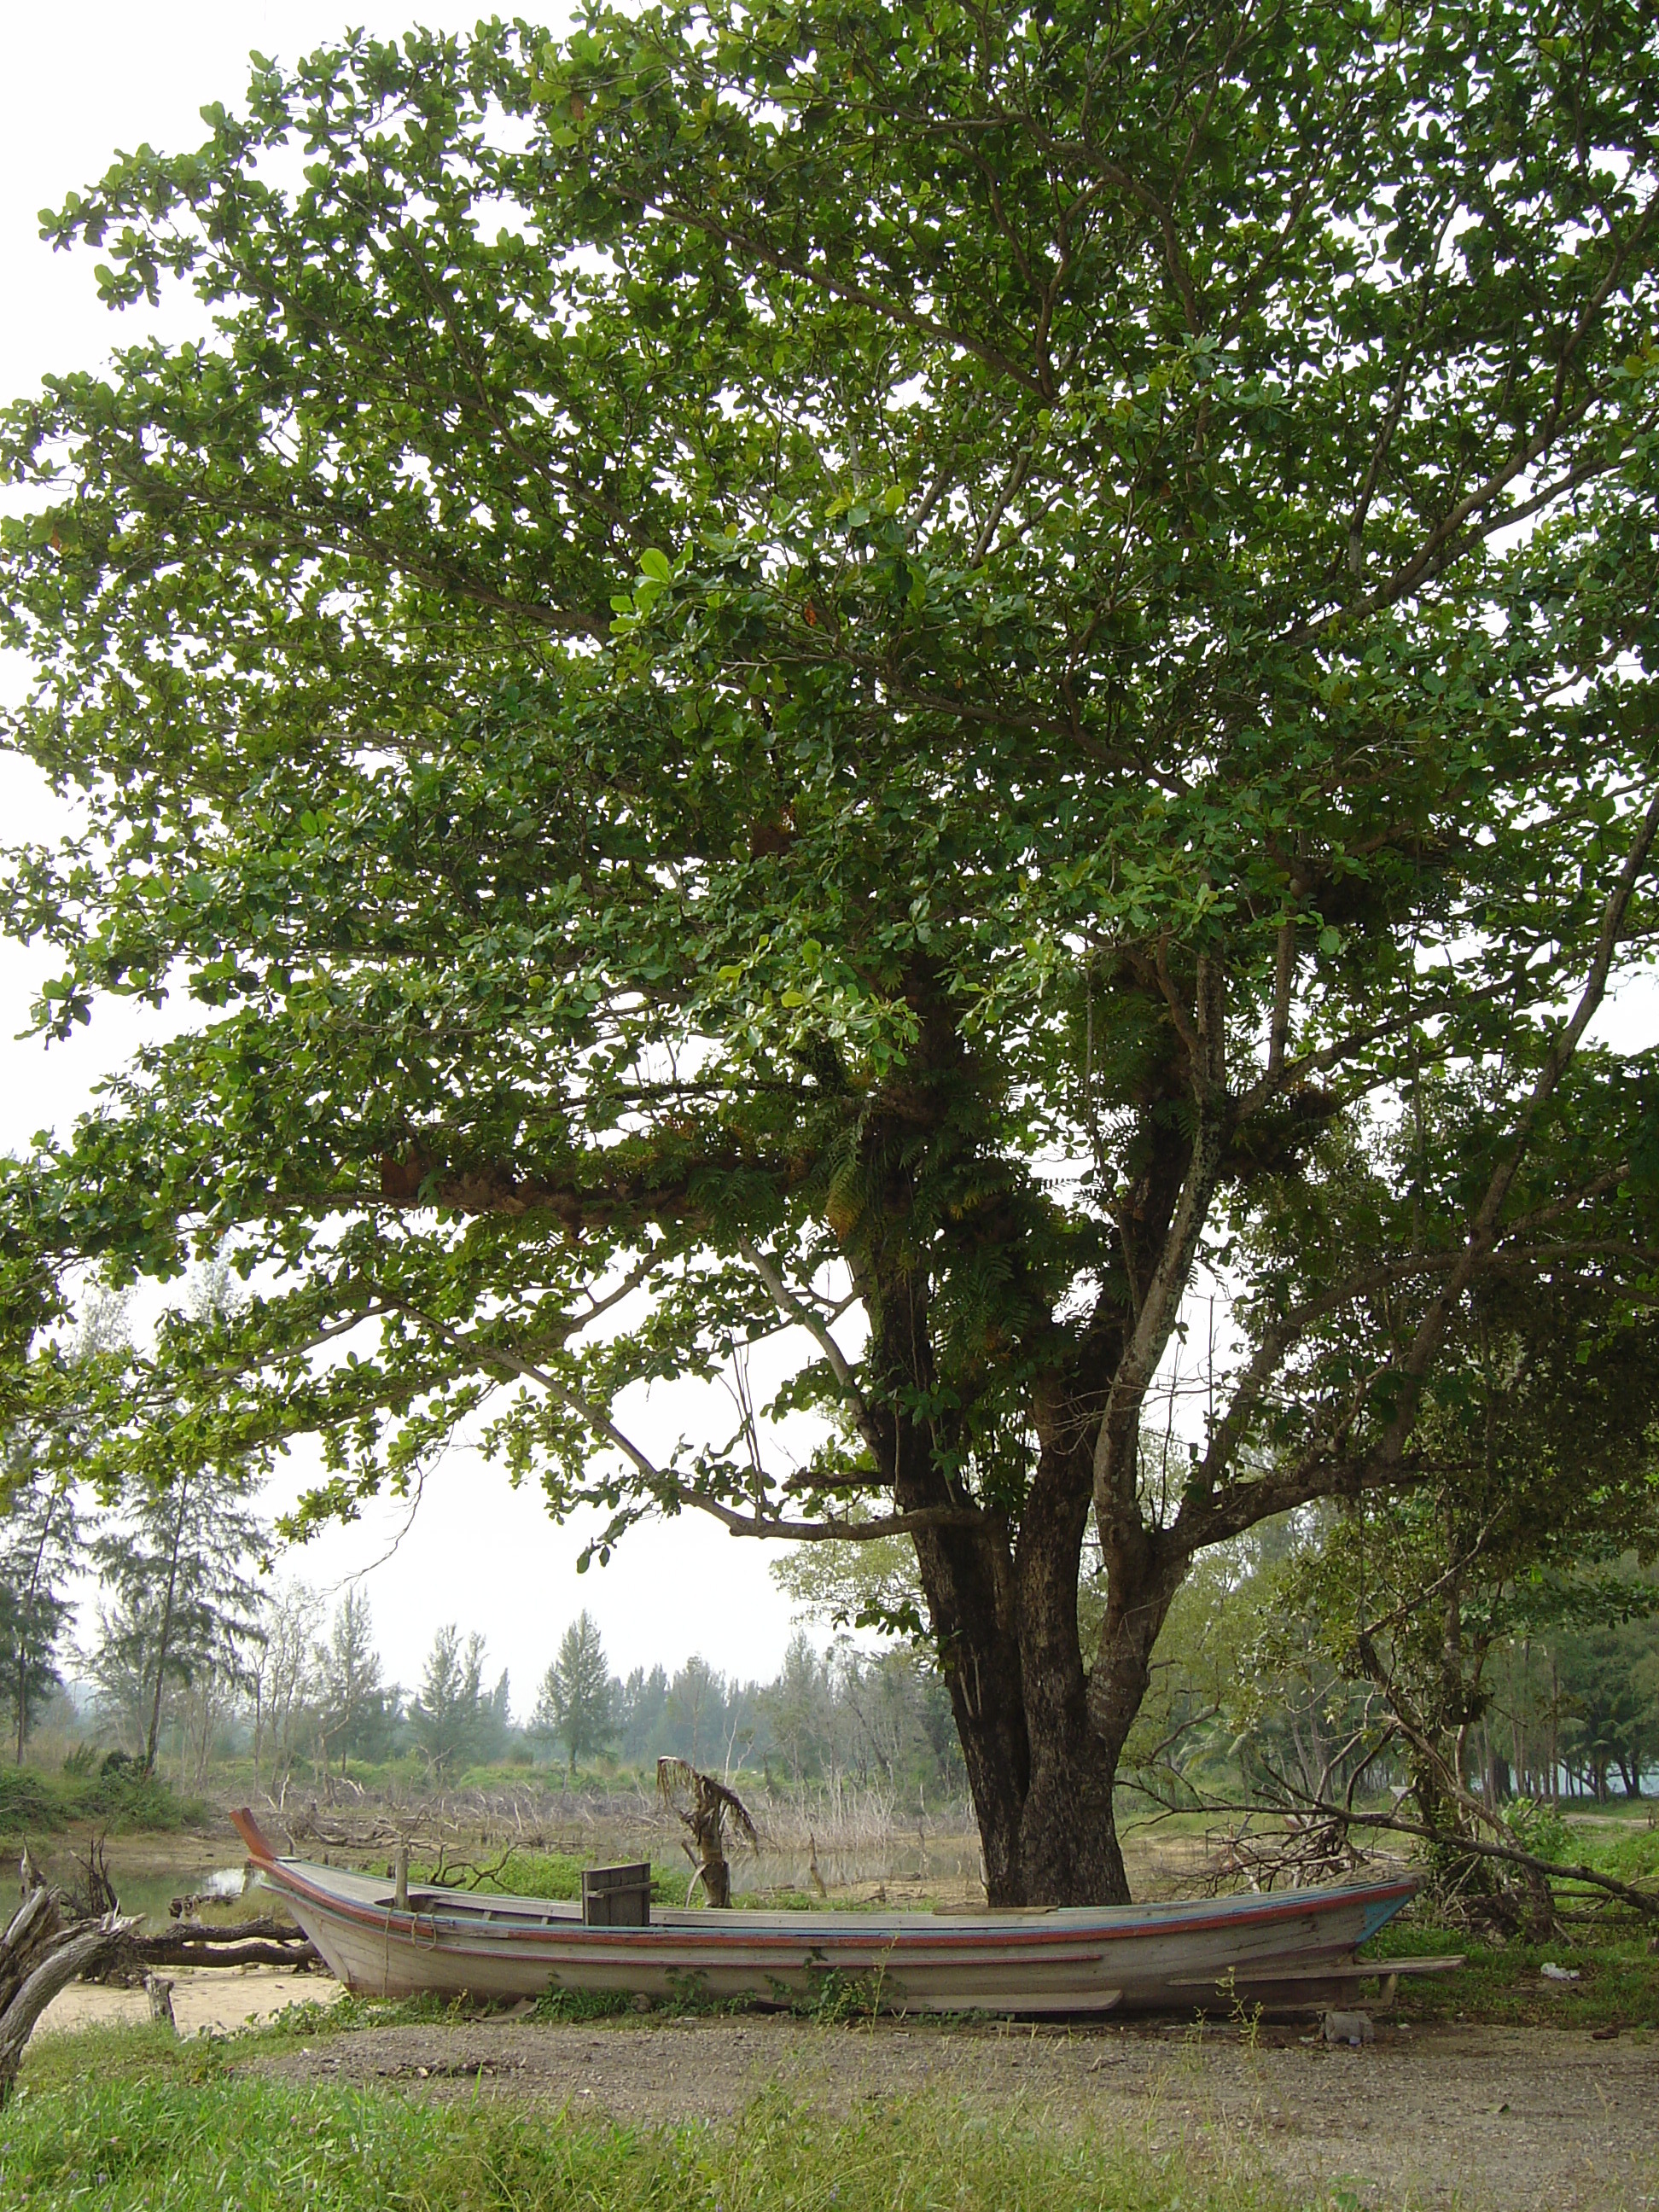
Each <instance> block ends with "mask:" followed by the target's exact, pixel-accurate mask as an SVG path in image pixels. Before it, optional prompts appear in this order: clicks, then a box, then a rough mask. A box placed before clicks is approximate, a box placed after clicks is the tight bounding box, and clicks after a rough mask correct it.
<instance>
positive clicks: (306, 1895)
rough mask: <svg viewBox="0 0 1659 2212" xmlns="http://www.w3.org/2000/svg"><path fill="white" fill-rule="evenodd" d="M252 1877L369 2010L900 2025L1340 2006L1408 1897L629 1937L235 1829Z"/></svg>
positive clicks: (1350, 1895) (705, 1923) (806, 1924)
mask: <svg viewBox="0 0 1659 2212" xmlns="http://www.w3.org/2000/svg"><path fill="white" fill-rule="evenodd" d="M232 1819H233V1820H234V1822H235V1825H236V1828H237V1831H238V1832H239V1833H240V1836H241V1838H242V1841H243V1842H244V1843H245V1844H246V1846H247V1850H248V1856H249V1857H250V1859H251V1860H252V1864H253V1866H254V1868H255V1869H256V1871H257V1873H258V1876H259V1879H260V1880H261V1881H263V1882H264V1884H265V1885H266V1886H267V1887H270V1888H271V1889H274V1890H276V1891H277V1892H278V1893H280V1894H281V1896H282V1897H283V1899H285V1901H286V1903H287V1905H288V1906H289V1911H291V1912H292V1913H293V1915H294V1917H295V1919H296V1920H297V1921H298V1922H299V1923H300V1925H301V1927H302V1928H303V1929H305V1931H306V1933H307V1936H310V1938H311V1940H312V1941H313V1943H315V1945H316V1946H317V1948H318V1949H319V1951H320V1952H321V1953H322V1954H323V1956H324V1958H325V1960H327V1961H328V1963H329V1965H330V1966H331V1968H332V1969H333V1971H334V1972H335V1973H336V1974H337V1976H338V1977H339V1978H340V1979H341V1980H342V1981H343V1982H344V1983H346V1984H348V1986H349V1987H350V1988H352V1989H354V1990H363V1991H365V1992H366V1993H368V1994H370V1995H373V1996H413V1995H415V1994H416V1993H417V1992H420V1991H422V1990H436V1991H439V1992H441V1993H442V1994H445V1995H451V1996H462V1995H465V1996H471V1997H475V1998H482V1997H524V1996H532V1997H534V1996H542V1995H544V1993H545V1992H546V1991H548V1990H555V1989H567V1990H595V1991H613V1992H615V1991H620V1992H623V1993H627V1994H631V1995H638V1996H647V1997H655V1998H666V1997H671V1996H676V1995H678V1994H681V1993H684V1992H689V1991H698V1992H701V1993H702V1994H705V1995H707V1996H710V1997H715V1998H731V1997H737V1998H744V1997H746V1998H751V1999H757V2000H759V2001H760V2002H763V2003H764V2002H791V2001H793V2000H797V1999H799V1998H802V1997H808V1998H810V1997H811V1996H812V1995H813V1993H814V1991H815V1990H817V1989H819V1988H821V1987H822V1985H823V1978H824V1977H825V1976H826V1975H829V1974H832V1973H833V1974H837V1975H840V1976H842V1977H843V1978H848V1979H854V1978H856V1979H858V1980H859V1981H860V1982H861V1983H862V1984H864V1985H865V1986H866V1988H867V1989H868V1990H870V1991H871V1993H872V1995H873V1996H875V1997H876V1998H877V2001H878V2002H879V2003H880V2004H881V2005H882V2006H884V2008H890V2009H891V2010H894V2011H907V2010H908V2011H912V2012H1001V2013H1088V2012H1106V2011H1109V2010H1111V2009H1112V2008H1114V2007H1116V2006H1122V2007H1124V2008H1127V2009H1130V2010H1139V2011H1157V2012H1185V2013H1190V2012H1192V2011H1194V2009H1196V2008H1208V2009H1214V2008H1215V2007H1216V2005H1217V2003H1218V2002H1223V2003H1224V2004H1225V2001H1226V2000H1228V1999H1229V1998H1230V1997H1232V1996H1238V1997H1243V1998H1247V1999H1249V2000H1251V2001H1253V2002H1254V2001H1261V2002H1268V2003H1273V2004H1281V2003H1282V2004H1292V2005H1313V2004H1316V2003H1323V2002H1340V2000H1341V1999H1342V1998H1344V1997H1345V1996H1350V1995H1352V1992H1353V1991H1354V1990H1355V1989H1356V1988H1357V1986H1358V1978H1359V1977H1360V1976H1361V1975H1363V1974H1364V1973H1367V1972H1371V1973H1375V1972H1377V1971H1378V1969H1376V1967H1369V1968H1368V1967H1366V1966H1364V1965H1363V1964H1361V1963H1358V1962H1357V1961H1356V1960H1355V1956H1354V1954H1355V1951H1356V1949H1357V1948H1358V1945H1360V1944H1361V1943H1363V1942H1364V1941H1365V1939H1366V1938H1367V1937H1368V1936H1373V1935H1375V1934H1376V1930H1377V1929H1379V1928H1381V1927H1382V1926H1383V1923H1384V1922H1385V1921H1387V1920H1389V1919H1390V1918H1392V1917H1393V1916H1394V1914H1395V1913H1396V1912H1397V1911H1399V1910H1400V1908H1401V1905H1404V1904H1405V1902H1406V1901H1407V1899H1408V1898H1409V1897H1410V1896H1411V1895H1412V1894H1413V1891H1414V1890H1415V1889H1416V1887H1417V1885H1416V1883H1415V1882H1414V1881H1412V1880H1411V1879H1409V1878H1403V1879H1400V1880H1395V1881H1383V1882H1365V1883H1350V1884H1346V1885H1344V1886H1341V1887H1333V1888H1328V1889H1306V1890H1295V1891H1289V1892H1285V1893H1280V1894H1278V1895H1273V1896H1266V1897H1263V1896H1247V1897H1226V1898H1205V1899H1191V1900H1188V1901H1186V1902H1183V1903H1180V1904H1175V1905H1125V1906H1120V1907H1110V1908H1106V1907H1092V1906H1089V1907H1065V1908H1056V1909H1053V1910H1049V1909H1036V1910H1025V1911H985V1912H976V1913H971V1914H945V1913H933V1912H834V1911H821V1912H780V1911H744V1910H734V1911H710V1910H701V1911H699V1910H694V1909H684V1910H678V1911H677V1910H676V1909H674V1908H673V1907H671V1906H670V1907H667V1908H663V1907H655V1908H653V1911H652V1914H651V1921H650V1925H649V1926H648V1927H644V1928H618V1927H592V1926H586V1925H584V1923H583V1920H582V1915H581V1908H580V1906H579V1905H561V1904H555V1903H553V1902H551V1901H550V1900H549V1899H544V1898H533V1897H505V1896H492V1895H488V1894H484V1893H480V1892H476V1891H471V1892H465V1893H457V1892H456V1891H453V1890H447V1889H423V1888H421V1887H410V1892H409V1899H408V1905H407V1909H406V1910H404V1909H400V1908H399V1907H398V1905H397V1904H396V1902H395V1900H394V1893H393V1888H392V1882H391V1881H380V1880H376V1879H374V1878H373V1877H371V1876H368V1875H356V1874H349V1873H347V1872H345V1871H344V1870H343V1869H340V1868H337V1867H323V1866H313V1865H310V1864H307V1863H306V1862H304V1861H303V1860H300V1859H291V1858H280V1857H277V1855H276V1852H275V1850H273V1849H272V1847H271V1845H270V1843H269V1842H268V1841H267V1840H266V1838H265V1837H264V1835H263V1834H262V1833H261V1832H260V1831H259V1829H258V1826H257V1825H256V1823H255V1821H254V1819H253V1816H252V1814H251V1813H248V1812H241V1813H238V1814H233V1815H232Z"/></svg>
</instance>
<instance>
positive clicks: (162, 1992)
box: [144, 1974, 179, 2035]
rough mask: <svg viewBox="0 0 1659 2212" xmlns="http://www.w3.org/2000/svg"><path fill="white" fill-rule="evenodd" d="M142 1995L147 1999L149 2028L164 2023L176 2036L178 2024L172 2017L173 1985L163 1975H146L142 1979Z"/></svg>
mask: <svg viewBox="0 0 1659 2212" xmlns="http://www.w3.org/2000/svg"><path fill="white" fill-rule="evenodd" d="M144 1994H145V1995H146V1996H148V1997H149V2018H150V2025H151V2027H161V2025H162V2023H163V2022H165V2023H166V2024H167V2027H170V2028H171V2029H172V2030H173V2033H174V2034H175V2035H177V2033H179V2023H178V2021H176V2020H174V2018H173V1984H172V1983H171V1982H170V1981H168V1980H167V1978H166V1977H165V1975H162V1974H146V1975H145V1977H144Z"/></svg>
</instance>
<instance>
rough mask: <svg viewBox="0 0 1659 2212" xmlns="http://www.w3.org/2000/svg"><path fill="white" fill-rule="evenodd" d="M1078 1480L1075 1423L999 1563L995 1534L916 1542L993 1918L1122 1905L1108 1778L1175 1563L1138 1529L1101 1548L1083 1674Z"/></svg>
mask: <svg viewBox="0 0 1659 2212" xmlns="http://www.w3.org/2000/svg"><path fill="white" fill-rule="evenodd" d="M1068 1428H1069V1431H1070V1433H1069V1436H1068V1434H1067V1430H1068ZM1092 1467H1093V1450H1092V1429H1091V1425H1089V1424H1088V1423H1087V1421H1086V1419H1078V1420H1076V1421H1074V1422H1073V1423H1070V1424H1064V1423H1062V1424H1057V1425H1056V1435H1055V1440H1054V1442H1053V1443H1051V1445H1050V1446H1049V1447H1048V1449H1045V1450H1044V1451H1043V1452H1042V1455H1041V1457H1040V1459H1039V1462H1038V1468H1037V1473H1036V1478H1035V1480H1034V1481H1033V1484H1032V1486H1031V1490H1030V1495H1029V1497H1028V1498H1027V1500H1026V1504H1025V1510H1024V1516H1023V1517H1022V1522H1021V1527H1020V1532H1019V1539H1018V1545H1017V1547H1015V1549H1014V1551H1013V1553H1012V1557H1011V1556H1010V1554H1009V1552H1008V1549H1007V1547H1006V1543H1005V1542H1004V1541H1002V1539H1001V1537H1000V1534H999V1533H998V1531H997V1530H996V1529H995V1528H994V1526H987V1528H985V1529H984V1530H982V1531H981V1530H979V1529H966V1530H957V1529H955V1528H936V1529H934V1528H925V1529H922V1530H921V1531H919V1532H918V1534H917V1535H916V1539H915V1544H916V1553H917V1559H918V1562H919V1565H920V1567H921V1582H922V1587H923V1589H924V1591H925V1592H926V1594H927V1601H928V1605H929V1609H930V1612H931V1614H932V1619H933V1630H934V1634H935V1638H936V1640H937V1642H938V1644H939V1650H940V1653H941V1656H942V1660H943V1664H944V1667H945V1677H946V1680H947V1681H948V1683H949V1686H950V1691H951V1705H952V1709H953V1711H954V1713H955V1717H956V1723H957V1735H958V1737H959V1738H960V1741H961V1744H962V1750H963V1760H964V1762H965V1764H966V1766H967V1770H968V1782H969V1790H970V1791H971V1793H972V1796H973V1801H974V1808H975V1815H976V1817H977V1820H978V1823H979V1831H980V1840H981V1847H982V1850H983V1852H984V1857H985V1878H986V1893H987V1899H988V1901H989V1902H990V1903H991V1904H992V1905H1127V1903H1128V1902H1129V1886H1128V1878H1127V1874H1126V1873H1125V1870H1124V1865H1123V1855H1122V1850H1121V1847H1120V1844H1119V1842H1118V1837H1117V1824H1116V1819H1115V1810H1114V1802H1113V1801H1114V1792H1115V1787H1116V1782H1117V1771H1118V1764H1119V1761H1120V1759H1121V1757H1122V1753H1123V1748H1124V1745H1125V1743H1126V1742H1127V1739H1128V1735H1129V1731H1130V1729H1131V1728H1132V1727H1133V1723H1134V1721H1135V1717H1136V1716H1137V1714H1138V1713H1139V1710H1140V1706H1141V1704H1142V1701H1143V1699H1145V1697H1146V1690H1147V1686H1148V1684H1149V1682H1150V1680H1151V1669H1152V1648H1153V1645H1154V1644H1155V1643H1156V1641H1157V1638H1158V1632H1159V1630H1160V1629H1161V1628H1162V1626H1163V1625H1164V1618H1165V1616H1166V1614H1167V1613H1168V1611H1169V1607H1170V1601H1171V1599H1172V1598H1173V1596H1174V1595H1175V1592H1176V1589H1178V1588H1179V1586H1180V1582H1181V1578H1182V1568H1183V1563H1182V1561H1181V1560H1180V1559H1177V1558H1176V1557H1175V1556H1173V1555H1172V1554H1168V1553H1164V1552H1162V1551H1160V1550H1159V1549H1158V1546H1157V1544H1156V1542H1155V1541H1153V1540H1152V1539H1151V1538H1149V1537H1147V1536H1146V1534H1145V1532H1144V1531H1140V1530H1139V1524H1138V1522H1137V1523H1136V1524H1135V1528H1134V1531H1133V1534H1130V1535H1126V1536H1125V1537H1124V1538H1123V1539H1121V1540H1120V1541H1118V1542H1117V1543H1115V1544H1114V1543H1113V1542H1112V1541H1107V1544H1106V1553H1107V1567H1108V1584H1109V1599H1108V1607H1107V1616H1106V1621H1105V1624H1104V1626H1103V1632H1102V1636H1101V1640H1100V1644H1099V1647H1098V1649H1097V1651H1096V1652H1095V1654H1094V1656H1093V1664H1092V1667H1091V1668H1089V1669H1087V1670H1086V1671H1085V1660H1084V1653H1083V1650H1082V1644H1081V1641H1080V1638H1079V1625H1078V1581H1079V1568H1080V1565H1081V1560H1082V1549H1083V1538H1084V1532H1085V1528H1086V1525H1087V1522H1088V1514H1089V1506H1090V1503H1091V1476H1092ZM924 1494H928V1493H927V1486H925V1485H923V1484H921V1483H920V1482H918V1483H915V1484H914V1485H913V1486H900V1487H898V1489H897V1497H898V1502H899V1504H900V1505H901V1508H905V1507H907V1506H910V1505H911V1504H912V1503H913V1501H914V1500H919V1499H920V1498H921V1496H922V1495H924Z"/></svg>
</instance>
